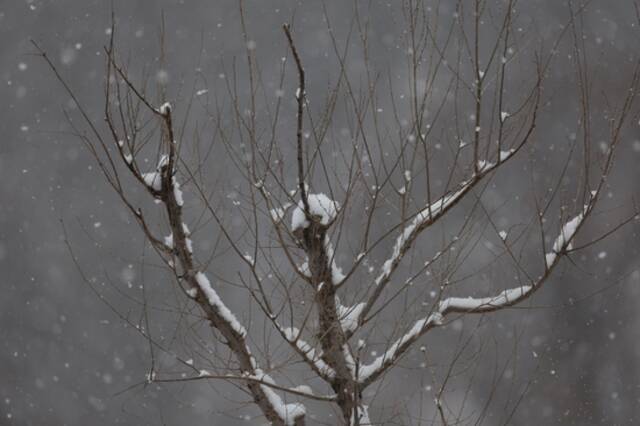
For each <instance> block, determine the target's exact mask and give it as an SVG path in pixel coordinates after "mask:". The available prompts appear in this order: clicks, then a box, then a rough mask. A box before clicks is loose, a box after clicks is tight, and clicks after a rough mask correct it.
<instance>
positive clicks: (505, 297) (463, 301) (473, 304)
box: [438, 285, 533, 312]
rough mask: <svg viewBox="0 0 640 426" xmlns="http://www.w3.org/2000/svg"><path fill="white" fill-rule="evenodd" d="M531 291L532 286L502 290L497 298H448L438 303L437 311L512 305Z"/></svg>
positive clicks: (470, 309)
mask: <svg viewBox="0 0 640 426" xmlns="http://www.w3.org/2000/svg"><path fill="white" fill-rule="evenodd" d="M532 289H533V287H532V286H528V285H526V286H522V287H516V288H510V289H507V290H504V291H503V292H501V293H500V294H498V295H497V296H493V297H480V298H474V297H449V298H447V299H445V300H443V301H442V302H440V304H439V306H438V311H439V312H445V311H446V310H448V309H460V310H468V311H473V310H477V309H481V308H493V307H500V306H505V305H508V304H510V303H514V302H515V301H516V300H518V299H519V298H521V297H523V296H525V295H527V294H528V293H529V292H530V291H531V290H532Z"/></svg>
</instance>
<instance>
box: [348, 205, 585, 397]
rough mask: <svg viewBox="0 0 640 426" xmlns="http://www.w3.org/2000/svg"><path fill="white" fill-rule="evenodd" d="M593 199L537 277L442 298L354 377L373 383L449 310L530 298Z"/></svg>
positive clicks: (478, 309)
mask: <svg viewBox="0 0 640 426" xmlns="http://www.w3.org/2000/svg"><path fill="white" fill-rule="evenodd" d="M594 202H595V197H592V199H591V202H590V203H589V204H587V205H585V207H584V211H583V212H581V213H579V214H578V215H576V216H575V217H573V218H572V219H571V220H569V221H567V222H566V223H565V224H564V225H563V226H562V229H561V230H560V233H559V235H558V237H557V238H556V239H555V242H554V245H553V251H552V252H551V253H547V254H546V255H545V258H546V259H545V260H546V268H545V272H544V274H543V275H542V276H541V277H540V278H538V280H536V281H535V282H532V283H531V285H524V286H520V287H515V288H511V289H507V290H503V291H502V292H500V293H498V294H497V295H495V296H489V297H480V298H475V297H448V298H446V299H444V300H441V301H440V302H439V303H438V305H437V307H436V309H434V311H433V312H432V313H431V314H430V315H429V316H427V317H426V318H422V319H419V320H417V321H416V322H415V323H414V325H413V326H412V328H411V329H410V330H409V331H408V332H407V333H405V334H404V335H403V336H401V337H400V338H399V339H398V340H396V341H395V342H394V343H393V344H392V345H391V346H390V347H389V349H387V350H386V351H385V352H384V353H383V354H382V355H380V356H379V357H377V358H376V359H374V360H373V361H372V362H371V363H370V364H366V365H363V366H360V368H359V369H358V378H357V379H358V381H359V382H360V383H361V385H362V386H363V387H366V386H367V385H369V384H371V383H372V382H374V381H375V380H376V379H377V378H378V377H379V376H380V375H381V374H382V373H384V372H385V371H386V370H387V369H388V368H390V367H391V366H392V365H394V364H395V363H396V362H397V361H398V359H399V358H400V357H401V356H402V355H403V354H404V353H405V352H406V351H407V350H408V349H409V348H410V347H411V345H412V344H413V343H414V342H415V341H416V340H418V339H419V338H420V337H421V336H422V335H423V334H425V333H426V332H427V331H429V330H430V329H432V328H435V327H437V326H439V325H441V324H442V321H443V320H444V318H445V317H446V316H447V315H449V314H452V313H461V314H469V313H485V312H493V311H497V310H500V309H505V308H508V307H510V306H514V305H516V304H518V303H520V302H522V301H523V300H525V299H527V298H528V297H530V296H531V295H532V294H533V293H535V292H536V291H537V290H538V289H539V288H540V287H541V286H542V284H543V283H544V282H545V281H546V279H547V278H548V277H549V276H550V274H551V270H552V269H553V268H554V267H555V266H556V265H557V264H558V263H559V261H560V259H561V258H562V256H564V255H565V254H566V252H567V250H569V249H570V247H571V242H572V240H573V238H574V237H575V235H576V234H577V232H578V230H579V229H580V227H581V226H582V224H583V223H584V220H585V219H586V217H587V216H588V214H589V213H590V211H591V209H592V208H593V205H594ZM551 254H553V258H551V257H550V255H551ZM550 259H551V260H550Z"/></svg>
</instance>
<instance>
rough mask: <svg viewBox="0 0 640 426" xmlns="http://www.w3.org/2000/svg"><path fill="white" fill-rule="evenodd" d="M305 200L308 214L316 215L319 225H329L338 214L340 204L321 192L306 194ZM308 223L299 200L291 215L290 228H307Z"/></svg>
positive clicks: (313, 216) (314, 216) (302, 204)
mask: <svg viewBox="0 0 640 426" xmlns="http://www.w3.org/2000/svg"><path fill="white" fill-rule="evenodd" d="M307 201H308V202H309V214H310V215H311V217H312V218H316V217H317V218H318V222H319V223H320V224H321V225H324V226H327V225H329V224H330V223H331V222H333V221H334V220H335V218H336V216H337V215H338V209H339V208H340V205H339V204H338V203H337V202H336V201H333V200H332V199H331V198H329V197H327V196H326V195H325V194H323V193H318V194H308V196H307ZM309 225H310V223H309V220H308V219H307V217H306V215H305V212H304V203H303V202H302V201H300V202H299V203H298V205H297V206H296V208H295V209H294V210H293V214H292V216H291V230H292V231H296V230H298V229H301V228H302V229H304V228H308V227H309Z"/></svg>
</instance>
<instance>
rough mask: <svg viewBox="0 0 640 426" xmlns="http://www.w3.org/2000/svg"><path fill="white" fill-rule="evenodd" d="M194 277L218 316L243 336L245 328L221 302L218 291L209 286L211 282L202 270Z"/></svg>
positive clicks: (245, 331)
mask: <svg viewBox="0 0 640 426" xmlns="http://www.w3.org/2000/svg"><path fill="white" fill-rule="evenodd" d="M195 278H196V282H197V283H198V286H199V287H200V290H202V293H203V294H204V295H205V296H206V297H207V301H208V302H209V304H210V305H211V306H212V307H215V308H216V310H217V311H218V313H219V314H220V316H221V317H222V318H224V319H225V320H226V321H227V322H228V323H229V324H230V325H231V327H232V328H233V329H234V330H235V331H236V332H237V333H238V334H239V335H241V336H242V337H245V336H246V335H247V330H245V328H244V327H243V326H242V324H240V322H239V321H238V319H237V318H236V316H235V315H233V313H232V312H231V311H230V310H229V308H227V305H225V304H224V302H222V299H220V296H218V293H216V291H215V290H214V289H213V287H211V282H209V279H208V278H207V276H206V275H205V274H204V273H202V272H197V273H196V276H195Z"/></svg>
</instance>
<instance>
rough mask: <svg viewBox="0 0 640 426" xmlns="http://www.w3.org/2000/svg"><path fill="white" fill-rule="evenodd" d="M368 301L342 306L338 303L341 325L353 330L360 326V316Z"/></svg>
mask: <svg viewBox="0 0 640 426" xmlns="http://www.w3.org/2000/svg"><path fill="white" fill-rule="evenodd" d="M365 305H366V303H364V302H363V303H358V304H356V305H354V306H342V305H341V304H340V302H339V301H338V303H337V311H338V312H337V313H338V318H339V319H340V325H341V326H342V329H343V330H344V331H353V330H355V329H356V328H357V327H358V317H359V316H360V314H361V313H362V310H363V309H364V307H365Z"/></svg>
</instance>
